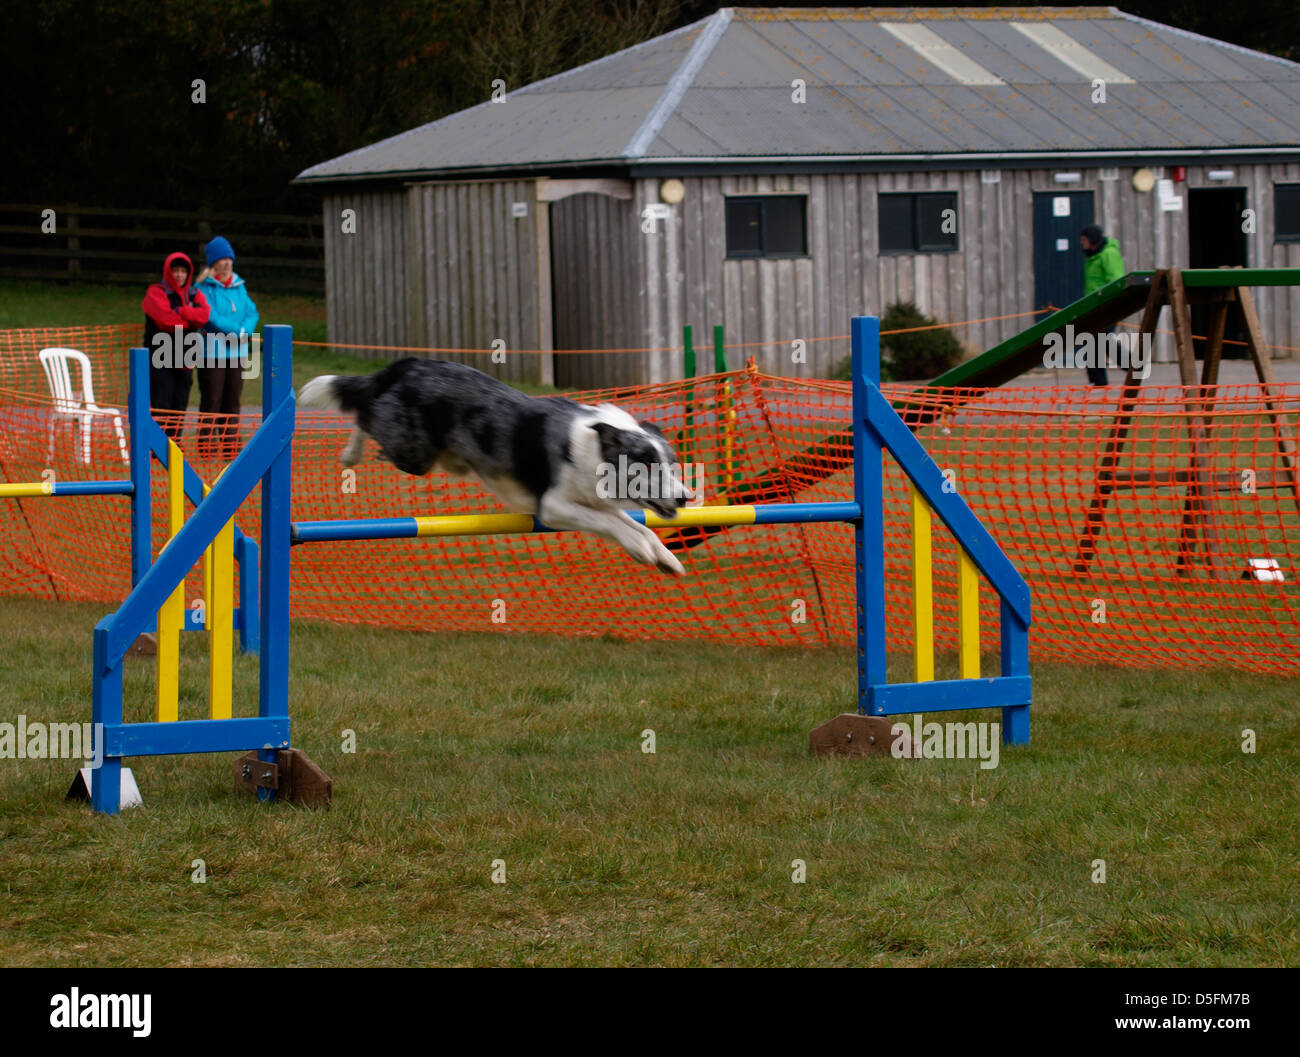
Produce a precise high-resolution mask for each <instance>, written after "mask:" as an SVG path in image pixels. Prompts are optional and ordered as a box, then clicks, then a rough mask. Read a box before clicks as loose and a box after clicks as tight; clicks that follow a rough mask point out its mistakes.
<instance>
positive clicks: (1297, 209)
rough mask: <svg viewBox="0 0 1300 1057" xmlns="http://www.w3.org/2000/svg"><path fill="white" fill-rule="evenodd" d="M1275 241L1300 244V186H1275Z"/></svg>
mask: <svg viewBox="0 0 1300 1057" xmlns="http://www.w3.org/2000/svg"><path fill="white" fill-rule="evenodd" d="M1273 241H1274V242H1300V184H1274V185H1273Z"/></svg>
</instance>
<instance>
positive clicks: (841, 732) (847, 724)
mask: <svg viewBox="0 0 1300 1057" xmlns="http://www.w3.org/2000/svg"><path fill="white" fill-rule="evenodd" d="M893 725H894V723H893V721H892V720H890V719H887V718H885V717H884V716H860V715H858V713H856V712H844V713H842V714H841V715H838V716H836V717H835V718H834V719H832V720H831V721H830V722H828V723H823V724H822V725H821V726H820V727H817V728H816V729H815V730H813V732H812V733H811V734H809V735H808V749H809V751H810V752H811V753H812V754H813V755H814V756H891V755H893V745H894V742H895V741H896V740H900V739H901V740H902V741H903V742H904V746H903V748H909V747H910V740H909V739H908V736H907V735H906V734H898V735H895V734H893V733H891V728H892V727H893ZM900 758H902V759H911V755H910V753H908V754H905V755H903V756H902V757H900Z"/></svg>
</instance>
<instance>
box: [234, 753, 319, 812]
mask: <svg viewBox="0 0 1300 1057" xmlns="http://www.w3.org/2000/svg"><path fill="white" fill-rule="evenodd" d="M235 783H236V784H237V785H238V786H239V787H240V788H241V789H247V790H249V791H250V792H257V790H258V789H259V788H261V789H272V790H274V791H275V794H276V799H277V800H287V801H289V803H291V804H297V805H298V806H299V807H324V808H328V807H329V806H330V800H331V799H332V798H333V796H334V779H332V778H331V777H330V776H329V775H327V774H326V773H325V772H324V771H322V770H321V769H320V768H319V767H317V766H316V764H315V763H313V762H312V759H311V757H309V756H308V755H307V754H306V753H305V752H303V751H302V749H280V750H279V751H278V752H276V754H275V762H274V763H263V762H262V761H261V760H259V759H258V758H257V753H255V752H249V753H245V754H244V755H243V756H241V757H240V758H239V759H238V760H236V761H235Z"/></svg>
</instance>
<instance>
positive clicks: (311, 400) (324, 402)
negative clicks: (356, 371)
mask: <svg viewBox="0 0 1300 1057" xmlns="http://www.w3.org/2000/svg"><path fill="white" fill-rule="evenodd" d="M373 398H374V386H373V384H372V376H371V375H368V374H363V375H350V374H322V375H320V376H319V377H317V378H313V379H312V380H311V381H310V382H308V383H307V384H306V385H304V386H303V387H302V391H301V392H299V394H298V405H299V406H300V407H325V408H330V409H332V410H334V411H356V410H357V409H358V408H360V407H364V406H365V405H367V404H368V403H370V401H371V400H372V399H373Z"/></svg>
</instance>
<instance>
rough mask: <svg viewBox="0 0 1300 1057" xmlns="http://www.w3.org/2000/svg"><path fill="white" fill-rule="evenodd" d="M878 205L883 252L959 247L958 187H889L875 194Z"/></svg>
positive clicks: (926, 250) (930, 251)
mask: <svg viewBox="0 0 1300 1057" xmlns="http://www.w3.org/2000/svg"><path fill="white" fill-rule="evenodd" d="M876 206H877V210H876V212H877V215H878V217H879V235H880V252H881V253H883V254H888V253H952V252H954V251H955V250H956V249H957V224H956V219H957V192H956V191H887V192H882V193H880V194H878V195H877V196H876ZM948 210H952V212H951V213H947V211H948ZM945 214H946V215H945Z"/></svg>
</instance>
